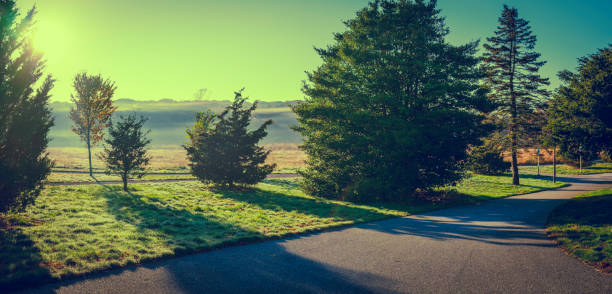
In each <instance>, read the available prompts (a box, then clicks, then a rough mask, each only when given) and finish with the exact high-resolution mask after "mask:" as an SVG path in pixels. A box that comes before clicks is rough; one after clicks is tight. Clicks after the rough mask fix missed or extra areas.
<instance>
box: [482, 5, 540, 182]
mask: <svg viewBox="0 0 612 294" xmlns="http://www.w3.org/2000/svg"><path fill="white" fill-rule="evenodd" d="M487 41H488V42H489V43H488V44H484V48H485V50H486V51H485V53H484V56H483V59H482V60H483V61H484V62H485V68H486V70H487V74H488V76H487V79H486V83H487V84H488V86H489V87H490V88H491V92H490V94H489V97H490V98H491V99H492V100H493V101H494V102H495V103H497V104H498V105H499V107H498V109H496V110H495V111H493V112H492V116H493V117H494V118H495V119H496V120H497V122H498V124H500V125H502V126H503V127H504V128H505V134H506V138H507V139H508V142H509V144H508V145H509V149H510V153H511V156H512V162H511V169H512V184H514V185H518V184H519V174H518V165H517V151H518V148H519V140H520V139H521V137H522V138H526V137H528V136H525V134H527V133H528V131H527V130H528V129H529V128H530V127H532V126H531V125H530V121H536V120H537V119H535V118H534V117H533V116H534V115H536V114H537V113H538V112H537V111H538V109H541V107H542V105H543V104H544V102H545V98H546V97H547V96H548V95H549V94H548V91H547V90H546V89H543V88H542V86H544V85H548V84H549V82H548V78H542V77H540V75H539V74H538V71H539V69H540V67H541V66H542V65H544V64H545V63H546V62H545V61H539V58H540V54H539V53H537V52H535V51H533V50H534V47H535V44H536V36H535V35H533V33H532V31H531V26H530V25H529V22H528V21H526V20H524V19H522V18H519V16H518V11H517V10H516V8H509V7H508V6H506V5H504V9H503V11H502V14H501V17H500V18H499V26H498V27H497V30H496V31H495V36H493V37H490V38H487Z"/></svg>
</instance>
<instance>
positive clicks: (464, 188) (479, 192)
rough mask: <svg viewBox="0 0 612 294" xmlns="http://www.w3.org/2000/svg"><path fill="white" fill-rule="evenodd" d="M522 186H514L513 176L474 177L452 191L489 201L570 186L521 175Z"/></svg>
mask: <svg viewBox="0 0 612 294" xmlns="http://www.w3.org/2000/svg"><path fill="white" fill-rule="evenodd" d="M520 183H521V184H520V185H518V186H515V185H512V177H511V176H485V175H473V176H471V177H469V178H466V179H465V180H463V181H462V182H461V183H459V184H458V185H457V186H456V187H453V188H451V189H454V190H456V191H457V192H458V193H461V194H465V195H469V196H470V197H472V198H474V199H475V200H488V199H494V198H500V197H506V196H512V195H520V194H527V193H533V192H537V191H542V190H547V189H556V188H560V187H565V186H567V185H568V184H566V183H562V182H557V183H553V182H552V181H551V180H550V178H549V177H546V176H542V177H537V176H532V175H521V176H520Z"/></svg>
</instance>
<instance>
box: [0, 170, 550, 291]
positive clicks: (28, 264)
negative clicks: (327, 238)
mask: <svg viewBox="0 0 612 294" xmlns="http://www.w3.org/2000/svg"><path fill="white" fill-rule="evenodd" d="M523 183H524V184H525V185H524V186H519V187H516V188H511V187H509V186H511V185H510V184H509V179H508V177H507V176H501V177H491V176H474V177H472V178H471V179H468V180H465V181H464V182H462V183H461V184H460V185H458V186H457V188H456V190H457V191H459V192H460V193H463V194H460V193H442V195H446V198H444V197H442V199H438V200H436V201H433V202H425V201H418V202H413V203H404V204H385V205H357V204H352V203H347V202H340V201H331V200H326V199H321V198H316V197H310V196H308V195H305V194H303V193H302V192H301V191H300V190H299V189H298V186H297V183H296V179H282V180H280V179H278V180H266V181H264V183H261V184H259V185H257V186H256V187H254V188H253V189H251V190H246V191H243V192H226V191H216V190H211V189H209V188H208V187H206V186H204V185H202V184H200V183H199V182H175V183H142V184H132V185H131V186H130V187H131V190H130V192H129V193H126V192H122V191H121V190H120V187H119V186H118V185H107V186H102V185H86V186H49V187H46V188H45V189H44V190H43V191H42V194H41V196H40V197H39V198H38V200H37V202H36V204H35V205H33V206H31V207H29V208H28V209H27V211H26V212H23V213H20V214H16V215H12V216H10V218H9V220H10V221H9V223H10V225H8V226H7V225H6V224H5V225H4V228H3V226H2V225H1V224H0V247H1V248H2V250H1V251H0V288H2V286H5V287H6V286H14V287H16V286H18V285H19V284H20V283H26V281H27V283H26V284H28V283H30V284H31V283H33V281H36V282H40V283H42V282H45V281H50V280H55V279H58V278H66V277H70V276H76V275H82V274H86V273H91V272H95V271H100V270H105V269H110V268H116V267H122V266H126V265H129V264H140V263H143V262H146V261H151V260H156V259H159V258H165V257H169V256H176V255H183V254H188V253H193V252H201V251H206V250H211V249H214V248H219V247H224V246H228V245H232V244H242V243H245V242H253V241H257V240H264V239H271V238H278V237H282V236H288V235H292V234H298V233H304V232H309V231H317V230H323V229H327V228H331V227H338V226H343V225H350V224H355V223H362V222H369V221H373V220H380V219H384V218H389V217H397V216H405V215H408V214H414V213H419V212H424V211H429V210H434V209H440V208H445V207H450V206H456V205H461V204H465V203H473V202H477V201H482V200H487V199H492V198H499V197H505V196H509V195H514V194H520V193H526V192H534V191H537V190H542V189H549V188H553V187H556V186H560V185H561V184H557V185H556V186H555V185H552V184H551V183H549V182H546V181H544V180H541V179H524V181H523ZM447 190H450V189H447ZM466 194H469V195H466Z"/></svg>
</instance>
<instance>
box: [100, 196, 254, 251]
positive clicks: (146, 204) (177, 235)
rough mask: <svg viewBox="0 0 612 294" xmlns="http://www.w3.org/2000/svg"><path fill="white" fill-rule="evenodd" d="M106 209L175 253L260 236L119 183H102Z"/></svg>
mask: <svg viewBox="0 0 612 294" xmlns="http://www.w3.org/2000/svg"><path fill="white" fill-rule="evenodd" d="M105 188H106V191H102V192H100V195H99V196H101V197H104V198H106V200H107V204H108V211H109V212H110V213H111V214H113V215H114V216H115V218H116V219H117V220H118V221H121V222H124V223H128V224H131V225H134V226H135V227H136V228H137V229H138V230H139V231H140V232H146V231H152V232H157V234H156V236H158V237H159V238H161V239H162V240H163V242H164V243H166V245H167V246H168V247H170V248H172V250H173V252H174V254H175V255H182V254H189V253H192V252H199V251H204V250H210V249H214V248H217V247H222V246H228V245H231V244H237V243H246V242H249V241H254V240H261V239H262V238H263V236H262V235H261V234H260V233H258V232H255V231H252V230H247V229H244V228H241V227H239V226H236V225H233V224H230V223H227V222H224V221H222V220H219V219H216V218H214V217H212V216H204V215H202V214H197V213H194V212H190V211H188V210H185V209H180V208H176V207H173V206H172V203H168V202H165V201H163V200H160V199H157V198H151V197H144V196H143V195H140V194H139V193H138V192H137V191H130V192H127V193H126V192H123V191H121V188H120V187H119V186H105Z"/></svg>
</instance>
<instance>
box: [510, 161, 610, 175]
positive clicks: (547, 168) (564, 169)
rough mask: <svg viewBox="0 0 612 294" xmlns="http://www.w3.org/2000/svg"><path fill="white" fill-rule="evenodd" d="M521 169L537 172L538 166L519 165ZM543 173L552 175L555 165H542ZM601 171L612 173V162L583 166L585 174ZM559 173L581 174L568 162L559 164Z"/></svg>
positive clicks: (541, 171)
mask: <svg viewBox="0 0 612 294" xmlns="http://www.w3.org/2000/svg"><path fill="white" fill-rule="evenodd" d="M519 171H520V172H524V173H529V174H535V173H537V171H538V167H537V166H532V165H529V166H519ZM540 173H541V174H549V175H552V173H553V167H552V165H544V166H540ZM601 173H612V162H600V163H596V164H593V165H591V166H588V167H583V168H582V174H583V175H592V174H601ZM557 174H559V175H578V174H580V169H578V168H574V167H572V166H569V165H567V164H559V165H557Z"/></svg>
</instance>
